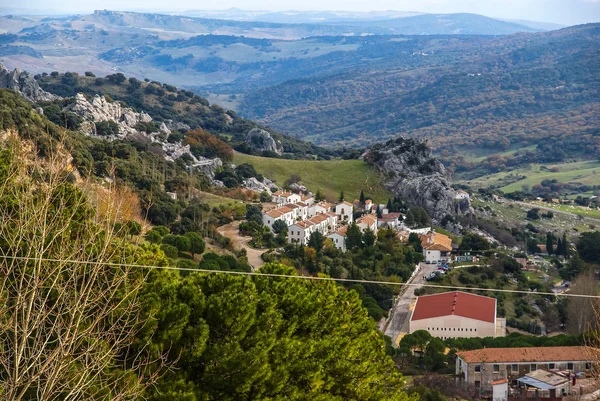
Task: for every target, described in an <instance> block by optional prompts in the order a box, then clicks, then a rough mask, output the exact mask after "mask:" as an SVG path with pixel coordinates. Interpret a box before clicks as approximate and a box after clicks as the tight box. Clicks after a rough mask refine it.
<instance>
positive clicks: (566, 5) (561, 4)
mask: <svg viewBox="0 0 600 401" xmlns="http://www.w3.org/2000/svg"><path fill="white" fill-rule="evenodd" d="M0 7H18V8H26V9H37V10H51V11H54V12H61V13H63V12H64V13H75V12H90V11H92V10H95V9H107V10H123V11H125V10H138V11H139V10H143V11H156V12H159V11H177V10H194V9H195V10H215V9H227V8H231V7H236V8H240V9H244V10H268V11H285V10H303V11H307V10H345V11H383V10H395V11H418V12H427V13H457V12H469V13H475V14H482V15H486V16H489V17H494V18H502V19H523V20H530V21H542V22H553V23H558V24H563V25H575V24H582V23H587V22H600V0H302V1H298V0H219V1H218V2H217V1H207V0H169V1H165V0H103V1H101V2H100V1H97V0H21V1H19V2H15V1H14V0H0Z"/></svg>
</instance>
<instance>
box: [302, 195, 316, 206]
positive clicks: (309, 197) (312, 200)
mask: <svg viewBox="0 0 600 401" xmlns="http://www.w3.org/2000/svg"><path fill="white" fill-rule="evenodd" d="M300 202H302V203H306V205H307V206H312V205H313V203H315V198H314V197H313V196H312V195H302V196H301V197H300Z"/></svg>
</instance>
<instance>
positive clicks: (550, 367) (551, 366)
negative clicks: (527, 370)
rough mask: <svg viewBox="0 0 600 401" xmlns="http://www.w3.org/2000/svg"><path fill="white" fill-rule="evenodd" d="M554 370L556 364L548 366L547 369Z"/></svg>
mask: <svg viewBox="0 0 600 401" xmlns="http://www.w3.org/2000/svg"><path fill="white" fill-rule="evenodd" d="M555 368H556V364H554V363H549V364H548V369H555Z"/></svg>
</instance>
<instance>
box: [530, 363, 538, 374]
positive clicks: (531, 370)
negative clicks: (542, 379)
mask: <svg viewBox="0 0 600 401" xmlns="http://www.w3.org/2000/svg"><path fill="white" fill-rule="evenodd" d="M534 370H537V365H536V364H535V363H532V364H531V366H529V371H530V372H533V371H534Z"/></svg>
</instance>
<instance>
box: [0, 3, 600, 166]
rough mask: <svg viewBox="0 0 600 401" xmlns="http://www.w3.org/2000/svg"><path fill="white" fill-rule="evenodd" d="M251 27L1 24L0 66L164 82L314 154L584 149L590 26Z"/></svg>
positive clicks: (352, 20) (21, 20)
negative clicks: (551, 141) (417, 146)
mask: <svg viewBox="0 0 600 401" xmlns="http://www.w3.org/2000/svg"><path fill="white" fill-rule="evenodd" d="M232 13H236V11H235V10H234V11H233V12H232ZM284 14H285V13H284ZM384 17H385V18H386V19H379V18H384ZM230 18H231V16H230ZM252 18H262V17H261V16H260V15H254V16H246V17H245V20H234V19H214V18H196V17H191V16H177V15H166V14H150V13H133V12H115V11H96V12H94V13H93V14H87V15H75V16H65V17H35V16H4V17H0V30H2V31H3V32H4V34H2V35H0V61H1V62H2V63H4V64H5V65H7V66H8V67H9V68H14V67H22V66H27V69H28V70H29V71H31V72H33V73H43V72H46V73H49V72H51V71H58V72H64V71H74V72H78V73H80V74H83V73H84V72H87V71H89V72H93V73H95V74H96V75H98V76H103V75H108V74H111V73H114V72H122V73H124V74H126V75H128V76H133V77H137V78H139V79H144V78H147V79H149V80H156V81H160V82H167V83H169V84H173V85H178V86H181V87H185V88H187V89H191V90H193V91H195V92H196V93H198V94H201V95H203V96H206V97H208V98H209V99H210V100H211V101H213V102H217V103H219V104H221V105H223V106H225V107H228V108H233V109H235V110H236V111H237V112H238V113H240V114H241V115H243V116H247V117H250V118H253V119H256V120H258V121H260V122H261V123H263V124H267V125H270V126H272V127H273V128H275V129H277V130H280V131H282V132H286V133H290V134H292V135H294V136H296V137H299V138H303V139H307V140H311V141H314V142H315V143H318V144H320V145H333V146H337V145H344V146H348V145H349V146H357V147H359V146H364V145H367V144H369V143H374V142H378V141H381V140H383V139H386V138H389V137H393V136H395V135H398V134H403V135H406V136H420V137H427V138H429V139H430V141H431V143H432V145H433V146H435V147H436V149H438V150H442V149H443V150H444V151H446V152H448V153H450V154H455V155H456V154H460V153H461V152H463V151H464V150H465V149H467V148H468V147H475V148H477V149H478V152H479V151H483V153H486V154H489V153H493V152H495V151H497V150H498V149H500V150H506V149H507V148H510V149H513V148H519V147H527V146H531V142H530V141H531V140H532V138H535V140H540V139H541V138H544V137H549V136H548V135H550V134H551V135H550V136H552V137H554V138H559V139H560V140H557V142H556V143H560V144H562V145H564V146H562V148H561V149H559V150H560V151H565V150H568V149H569V146H570V145H568V144H565V142H564V141H563V139H564V137H569V138H574V137H577V136H578V135H579V137H581V138H583V139H582V142H581V143H579V144H577V145H574V148H573V149H575V150H576V151H577V152H584V153H585V152H590V151H596V150H595V149H596V145H594V143H595V142H594V141H596V140H597V139H594V138H596V136H597V135H596V132H597V128H598V127H599V126H600V123H599V120H598V119H599V115H598V113H597V110H598V106H599V103H600V100H599V88H598V86H599V83H598V79H597V77H598V76H600V73H599V70H598V68H600V60H599V59H598V57H599V56H598V55H599V54H600V52H599V48H600V45H599V43H600V34H599V31H600V25H599V24H588V25H581V26H575V27H570V28H565V29H561V30H554V31H550V32H532V31H534V30H539V29H542V28H543V27H541V26H539V27H538V28H531V27H527V26H525V25H524V24H525V22H511V21H500V20H495V19H491V18H487V17H484V16H480V15H474V14H448V15H441V14H418V15H408V16H406V15H402V14H396V15H392V14H385V15H383V14H372V15H368V16H365V15H354V14H352V13H350V14H336V13H330V15H327V14H326V13H325V14H315V13H313V14H306V15H304V16H302V15H301V16H300V17H298V20H299V21H303V18H304V20H308V19H315V18H322V21H321V22H319V23H317V22H311V23H299V24H289V23H281V22H271V21H267V22H265V21H253V20H251V19H252ZM269 18H271V19H272V20H277V19H278V18H279V17H276V16H274V15H271V17H269ZM282 18H283V17H282ZM361 18H362V19H361ZM240 19H242V18H240ZM265 19H267V18H265ZM280 19H281V18H280ZM546 28H547V27H546ZM399 33H404V34H402V35H400V34H399ZM589 130H591V131H589ZM590 138H592V139H590ZM597 148H598V151H599V152H600V145H598V146H597ZM586 149H587V150H586ZM590 149H591V150H590ZM480 153H481V152H480ZM558 153H560V152H558ZM558 153H556V154H557V155H558ZM545 154H547V155H551V154H555V152H554V151H547V152H545ZM565 154H566V155H568V154H572V153H569V152H566V153H565ZM556 157H559V158H560V157H564V155H563V156H560V155H558V156H556Z"/></svg>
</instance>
